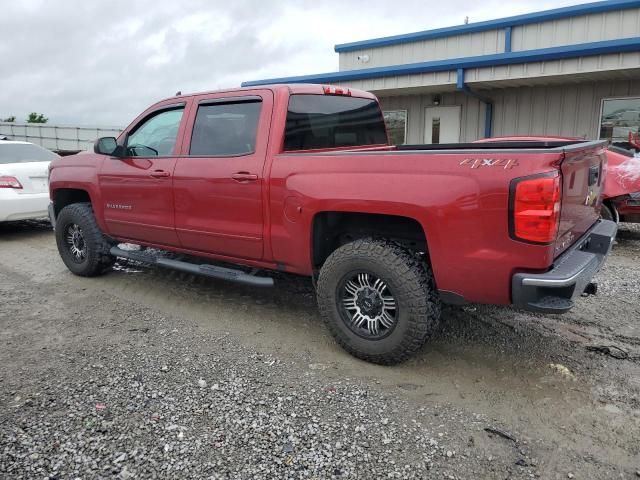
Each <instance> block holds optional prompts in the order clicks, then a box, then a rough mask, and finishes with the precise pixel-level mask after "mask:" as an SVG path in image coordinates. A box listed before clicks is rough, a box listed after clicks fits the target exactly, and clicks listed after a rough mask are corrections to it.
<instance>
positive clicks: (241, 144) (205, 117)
mask: <svg viewBox="0 0 640 480" xmlns="http://www.w3.org/2000/svg"><path fill="white" fill-rule="evenodd" d="M193 101H194V104H193V105H192V107H191V113H190V115H189V116H190V118H189V121H188V125H189V126H193V127H192V128H189V129H188V130H187V132H186V135H185V142H184V145H183V152H182V153H183V155H181V156H180V158H179V159H178V161H177V164H176V168H175V173H174V195H175V202H176V205H175V220H176V231H177V233H178V237H179V239H180V242H181V244H182V246H183V247H184V248H187V249H189V250H196V251H200V252H207V253H213V254H217V255H222V256H228V257H238V258H246V259H261V258H262V256H263V226H264V225H263V204H262V202H263V200H262V189H263V184H264V178H263V166H264V162H265V156H266V151H267V143H268V138H269V125H270V121H271V110H272V108H273V94H272V93H271V92H270V91H268V90H260V91H250V92H247V91H242V92H234V93H218V94H211V95H203V96H199V97H196V98H195V99H194V100H193Z"/></svg>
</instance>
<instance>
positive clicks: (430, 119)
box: [424, 105, 460, 143]
mask: <svg viewBox="0 0 640 480" xmlns="http://www.w3.org/2000/svg"><path fill="white" fill-rule="evenodd" d="M459 141H460V105H454V106H450V107H427V108H426V110H425V116H424V143H458V142H459Z"/></svg>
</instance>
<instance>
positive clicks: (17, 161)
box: [0, 140, 58, 222]
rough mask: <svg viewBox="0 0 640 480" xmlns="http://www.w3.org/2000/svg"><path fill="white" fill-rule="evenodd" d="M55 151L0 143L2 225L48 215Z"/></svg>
mask: <svg viewBox="0 0 640 480" xmlns="http://www.w3.org/2000/svg"><path fill="white" fill-rule="evenodd" d="M55 158H58V155H56V154H55V153H53V152H50V151H49V150H47V149H45V148H42V147H40V146H38V145H34V144H33V143H29V142H14V141H8V140H0V222H8V221H11V220H26V219H29V218H40V217H46V216H47V208H48V206H49V180H48V177H49V163H51V160H53V159H55Z"/></svg>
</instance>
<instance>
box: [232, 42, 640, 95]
mask: <svg viewBox="0 0 640 480" xmlns="http://www.w3.org/2000/svg"><path fill="white" fill-rule="evenodd" d="M637 51H640V37H632V38H625V39H621V40H606V41H602V42H592V43H581V44H578V45H567V46H562V47H551V48H541V49H538V50H525V51H521V52H520V51H519V52H505V53H498V54H494V55H481V56H477V57H465V58H453V59H447V60H436V61H432V62H419V63H408V64H404V65H390V66H387V67H376V68H363V69H361V70H346V71H342V72H330V73H318V74H315V75H302V76H297V77H282V78H270V79H266V80H254V81H249V82H243V83H242V86H243V87H253V86H257V85H272V84H276V83H331V82H344V81H349V80H364V79H368V78H381V77H393V76H397V75H411V74H417V73H429V72H444V71H449V70H458V69H467V68H479V67H491V66H498V65H512V64H517V63H531V62H543V61H550V60H562V59H565V58H576V57H588V56H593V55H602V54H607V53H621V52H637Z"/></svg>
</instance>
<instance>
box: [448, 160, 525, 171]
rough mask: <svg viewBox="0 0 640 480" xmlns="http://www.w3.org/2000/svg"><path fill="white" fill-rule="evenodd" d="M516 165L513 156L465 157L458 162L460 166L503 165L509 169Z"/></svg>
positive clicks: (516, 161) (516, 162)
mask: <svg viewBox="0 0 640 480" xmlns="http://www.w3.org/2000/svg"><path fill="white" fill-rule="evenodd" d="M518 165H519V163H518V160H516V159H515V158H465V159H464V160H462V161H461V162H460V166H461V167H465V166H470V167H471V168H480V167H503V168H504V169H505V170H510V169H512V168H513V167H517V166H518Z"/></svg>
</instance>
